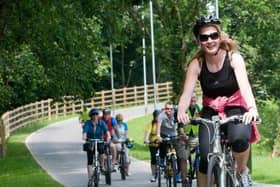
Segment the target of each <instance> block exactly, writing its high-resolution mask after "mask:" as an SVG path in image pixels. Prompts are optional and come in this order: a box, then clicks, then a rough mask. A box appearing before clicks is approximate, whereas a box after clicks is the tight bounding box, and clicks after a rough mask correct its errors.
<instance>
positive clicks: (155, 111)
mask: <svg viewBox="0 0 280 187" xmlns="http://www.w3.org/2000/svg"><path fill="white" fill-rule="evenodd" d="M159 114H160V110H159V109H155V110H154V112H153V117H154V118H157V117H158V115H159Z"/></svg>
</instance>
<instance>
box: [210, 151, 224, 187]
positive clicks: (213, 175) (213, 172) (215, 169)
mask: <svg viewBox="0 0 280 187" xmlns="http://www.w3.org/2000/svg"><path fill="white" fill-rule="evenodd" d="M221 173H222V172H221V168H220V167H219V159H218V157H216V156H212V157H211V158H210V160H209V162H208V170H207V187H212V186H213V184H214V183H215V184H216V186H217V187H222V186H221V178H222V177H221Z"/></svg>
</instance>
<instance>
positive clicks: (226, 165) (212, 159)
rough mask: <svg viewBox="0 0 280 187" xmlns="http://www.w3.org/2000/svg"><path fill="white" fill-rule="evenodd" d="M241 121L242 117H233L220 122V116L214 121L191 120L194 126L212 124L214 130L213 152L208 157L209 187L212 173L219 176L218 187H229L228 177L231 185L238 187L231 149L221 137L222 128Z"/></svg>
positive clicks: (214, 117) (211, 140)
mask: <svg viewBox="0 0 280 187" xmlns="http://www.w3.org/2000/svg"><path fill="white" fill-rule="evenodd" d="M241 119H242V116H231V117H229V118H226V119H225V120H220V118H219V116H213V117H212V120H208V119H203V118H193V119H191V123H192V124H199V125H205V124H211V125H212V126H213V128H214V135H213V138H212V139H210V145H211V146H210V147H212V150H211V151H210V153H209V154H208V157H207V159H208V162H209V165H208V171H207V187H211V186H212V173H214V174H215V175H219V176H214V177H215V178H216V184H217V186H218V187H226V186H228V185H227V180H228V179H227V176H229V177H230V180H231V181H230V184H232V185H233V186H236V185H237V180H236V170H235V161H234V158H233V155H232V152H231V148H229V147H228V146H227V143H226V142H225V141H224V139H223V138H222V136H221V131H220V127H221V126H222V125H224V124H226V123H229V122H236V121H240V120H241ZM209 135H210V134H209ZM216 167H218V168H216Z"/></svg>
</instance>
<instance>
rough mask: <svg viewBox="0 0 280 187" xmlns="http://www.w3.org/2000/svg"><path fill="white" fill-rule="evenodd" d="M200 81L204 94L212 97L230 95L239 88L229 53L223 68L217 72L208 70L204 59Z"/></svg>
mask: <svg viewBox="0 0 280 187" xmlns="http://www.w3.org/2000/svg"><path fill="white" fill-rule="evenodd" d="M199 81H200V85H201V88H202V92H203V95H205V96H207V97H210V98H216V97H218V96H227V97H229V96H231V95H232V94H233V93H234V92H236V91H237V90H238V89H239V87H238V84H237V81H236V77H235V74H234V71H233V68H232V67H231V65H230V60H229V56H228V53H226V56H225V60H224V63H223V67H222V69H221V70H220V71H218V72H215V73H211V72H210V71H209V70H208V68H207V65H206V62H205V60H203V62H202V67H201V72H200V75H199Z"/></svg>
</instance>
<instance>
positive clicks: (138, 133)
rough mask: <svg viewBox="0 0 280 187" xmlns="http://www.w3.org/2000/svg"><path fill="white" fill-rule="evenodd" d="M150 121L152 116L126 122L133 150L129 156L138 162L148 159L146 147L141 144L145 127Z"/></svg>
mask: <svg viewBox="0 0 280 187" xmlns="http://www.w3.org/2000/svg"><path fill="white" fill-rule="evenodd" d="M151 120H152V116H145V117H140V118H136V119H133V120H130V121H129V122H128V128H129V130H128V133H129V137H131V138H133V140H134V148H133V149H131V151H130V155H131V156H133V157H135V158H138V159H140V160H149V159H150V154H149V149H148V146H147V145H145V144H144V143H143V142H144V136H145V130H146V127H147V125H148V124H149V122H150V121H151Z"/></svg>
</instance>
